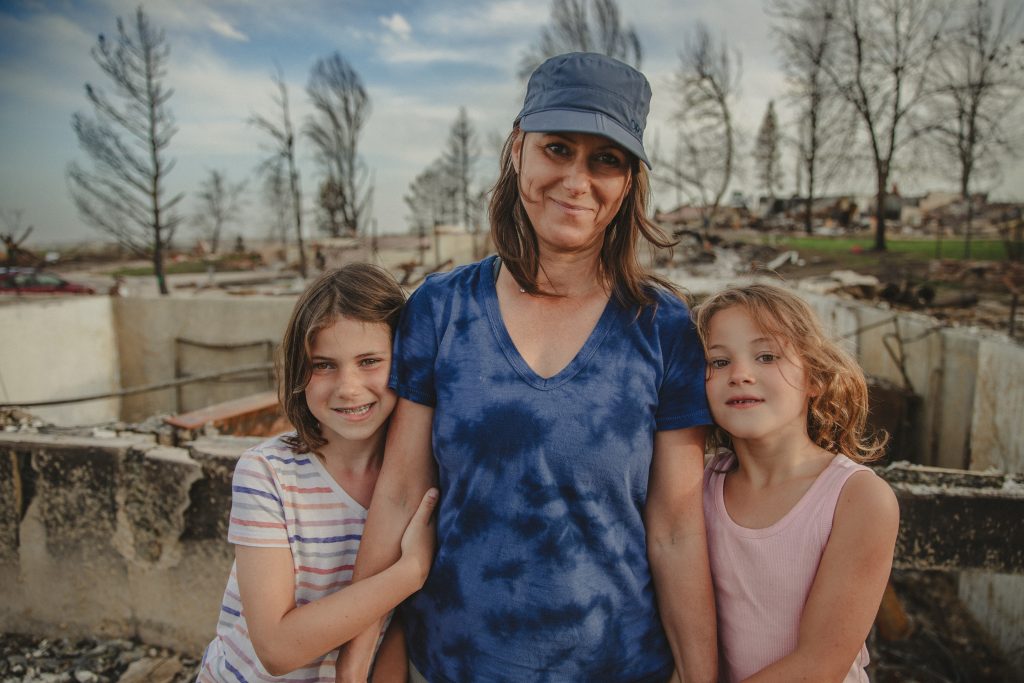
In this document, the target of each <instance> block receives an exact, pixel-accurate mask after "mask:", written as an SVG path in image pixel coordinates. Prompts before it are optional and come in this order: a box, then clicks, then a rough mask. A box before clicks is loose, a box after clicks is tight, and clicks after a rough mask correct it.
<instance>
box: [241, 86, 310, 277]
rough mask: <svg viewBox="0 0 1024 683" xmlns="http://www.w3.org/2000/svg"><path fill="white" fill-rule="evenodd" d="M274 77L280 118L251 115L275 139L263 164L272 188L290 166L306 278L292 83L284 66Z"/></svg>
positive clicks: (291, 193) (301, 268) (297, 237)
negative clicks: (290, 97)
mask: <svg viewBox="0 0 1024 683" xmlns="http://www.w3.org/2000/svg"><path fill="white" fill-rule="evenodd" d="M273 80H274V85H275V86H277V94H276V95H273V96H272V98H273V101H274V104H275V105H276V106H277V108H278V109H279V110H280V114H279V117H280V118H278V119H277V120H276V121H274V120H271V119H270V118H268V117H265V116H260V115H256V114H254V115H253V116H251V117H249V123H251V124H252V125H254V126H256V127H257V128H258V129H260V130H262V131H263V132H264V133H266V134H267V135H268V136H269V137H270V140H271V144H270V145H269V151H270V156H268V157H267V158H266V159H265V160H264V161H263V162H262V163H261V164H260V167H259V168H260V171H261V172H262V173H263V174H264V179H265V182H266V183H270V187H271V188H279V187H280V180H279V179H280V178H281V176H282V175H283V174H284V173H285V168H287V178H288V190H289V193H288V194H289V196H290V198H291V201H290V204H291V209H292V216H293V217H294V225H295V242H296V245H297V246H298V249H299V274H300V275H302V277H303V278H305V277H306V276H307V274H308V265H307V263H306V248H305V245H304V244H303V239H302V188H301V187H300V185H299V170H298V167H297V166H296V164H295V133H294V130H293V128H292V117H291V112H290V110H289V108H288V86H287V85H286V84H285V82H284V73H283V72H282V71H281V67H280V66H279V67H278V68H277V72H276V74H275V75H274V77H273ZM269 196H271V197H273V196H283V195H277V194H276V191H275V192H272V193H271V194H270V195H269Z"/></svg>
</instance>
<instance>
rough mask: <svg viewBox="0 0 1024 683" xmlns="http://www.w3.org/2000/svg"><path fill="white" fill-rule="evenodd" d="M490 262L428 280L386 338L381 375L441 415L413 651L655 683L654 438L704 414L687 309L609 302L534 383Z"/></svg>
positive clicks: (443, 666) (661, 648) (488, 666)
mask: <svg viewBox="0 0 1024 683" xmlns="http://www.w3.org/2000/svg"><path fill="white" fill-rule="evenodd" d="M496 267H497V259H496V258H495V257H490V258H488V259H485V260H484V261H482V262H480V263H476V264H472V265H469V266H464V267H461V268H458V269H456V270H454V271H452V272H450V273H446V274H443V275H434V276H431V277H429V278H428V279H427V281H426V282H425V283H424V284H423V285H422V286H421V287H420V288H419V289H418V290H417V291H416V292H415V293H414V294H413V295H412V297H411V298H410V299H409V303H408V305H407V307H406V309H405V313H404V314H403V318H402V322H401V324H400V326H399V330H398V332H397V334H396V337H395V354H394V362H393V366H392V374H391V384H392V387H393V388H394V389H395V390H396V391H397V392H398V395H399V396H402V397H403V398H407V399H409V400H412V401H415V402H417V403H421V404H424V405H428V406H432V407H433V408H434V410H435V412H434V423H433V436H432V444H433V451H434V457H435V458H436V460H437V468H438V476H439V479H440V488H441V492H442V495H441V500H440V503H439V506H438V521H437V535H438V551H437V557H436V558H435V560H434V565H433V568H432V569H431V572H430V576H429V578H428V579H427V583H426V585H425V586H424V587H423V590H421V591H420V592H419V593H417V594H416V595H415V596H414V597H413V598H412V599H411V600H410V601H409V603H407V608H406V610H405V616H406V620H407V621H406V624H407V629H408V630H407V633H408V641H409V651H410V657H411V659H412V661H413V663H414V664H415V665H416V668H417V669H419V671H420V672H421V673H422V674H423V675H424V676H425V677H426V678H427V680H429V681H431V682H432V683H443V682H445V681H451V682H453V683H463V682H465V681H574V682H576V681H602V682H611V683H614V682H617V681H623V682H624V681H630V682H635V681H648V680H650V681H664V680H665V679H667V678H668V676H669V675H670V674H671V672H672V668H673V665H672V656H671V653H670V651H669V648H668V644H667V642H666V640H665V635H664V632H663V630H662V626H661V623H660V621H659V618H658V612H657V608H656V606H655V598H654V590H653V584H652V579H651V572H650V567H649V565H648V561H647V546H646V540H645V535H644V523H643V511H644V504H645V501H646V498H647V480H648V474H649V472H650V466H651V457H652V451H653V443H654V433H655V431H657V430H669V429H681V428H684V427H692V426H695V425H703V424H708V423H709V422H710V416H709V414H708V409H707V403H706V400H705V397H704V355H703V352H702V351H701V348H700V344H699V342H698V340H697V336H696V333H695V331H694V329H693V326H692V324H691V323H690V319H689V315H688V311H687V309H686V307H685V306H684V305H683V303H682V302H681V301H679V300H678V299H677V298H676V297H674V296H672V295H671V294H668V293H665V292H660V291H658V292H657V293H656V296H657V300H658V306H657V309H656V310H653V309H652V308H648V309H645V310H644V311H643V312H642V313H641V315H640V316H639V317H637V315H636V309H635V308H633V309H627V308H624V307H622V306H620V305H619V304H618V303H617V302H616V300H615V298H614V297H613V298H612V299H611V301H610V302H609V303H608V305H607V307H606V308H605V310H604V313H603V314H602V315H601V318H600V320H599V321H598V323H597V325H596V327H595V328H594V331H593V332H592V333H591V335H590V337H589V338H588V339H587V341H586V342H585V343H584V345H583V348H582V349H581V350H580V352H579V353H578V354H577V355H576V357H575V358H574V359H573V360H572V361H571V362H570V363H569V364H568V365H567V366H566V367H565V368H564V369H563V370H561V371H560V372H559V373H558V374H556V375H554V376H553V377H549V378H546V379H545V378H542V377H540V376H538V375H537V374H536V373H535V372H533V371H532V370H531V369H530V367H529V366H528V365H527V364H526V362H525V361H524V360H523V359H522V357H521V356H520V355H519V352H518V351H517V350H516V348H515V345H514V344H513V343H512V339H511V337H509V334H508V332H507V330H506V329H505V325H504V322H503V321H502V318H501V314H500V312H499V308H498V299H497V294H496V291H495V286H494V280H495V275H496V272H497V271H496Z"/></svg>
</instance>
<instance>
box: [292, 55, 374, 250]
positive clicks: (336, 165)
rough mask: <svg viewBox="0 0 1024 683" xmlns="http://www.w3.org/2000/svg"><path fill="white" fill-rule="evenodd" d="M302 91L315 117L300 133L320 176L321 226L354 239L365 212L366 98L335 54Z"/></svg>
mask: <svg viewBox="0 0 1024 683" xmlns="http://www.w3.org/2000/svg"><path fill="white" fill-rule="evenodd" d="M306 92H307V93H308V94H309V98H310V100H311V101H312V103H313V109H314V113H313V115H312V116H310V117H309V119H307V121H306V125H305V128H304V131H305V133H306V136H307V137H308V138H309V139H310V141H311V142H312V143H313V146H314V147H315V149H316V158H317V161H318V162H319V164H320V166H321V168H322V169H323V172H324V180H323V181H322V182H321V183H320V188H321V189H320V197H321V199H322V200H323V201H322V202H321V206H322V207H323V209H324V210H325V212H326V214H327V221H326V223H325V225H324V227H325V228H326V230H327V231H328V232H329V233H330V234H331V235H332V236H334V237H337V236H339V235H342V234H345V235H357V234H359V232H360V231H361V230H362V228H363V227H364V223H365V221H366V218H367V214H368V213H369V199H370V195H371V193H372V189H373V188H372V183H371V182H370V173H369V169H368V168H367V166H366V163H365V162H364V161H363V160H362V158H361V157H360V156H359V136H360V134H361V133H362V130H363V126H365V125H366V121H367V119H368V118H369V116H370V96H369V95H368V94H367V93H366V88H365V87H363V81H362V79H361V78H360V77H359V74H358V73H356V70H355V69H353V68H352V65H351V64H349V63H348V62H347V61H346V60H345V58H344V57H342V56H341V55H340V54H338V53H337V52H335V53H334V54H333V55H331V56H330V57H324V58H322V59H320V60H318V61H317V63H316V64H315V65H314V66H313V72H312V74H311V75H310V77H309V84H308V85H307V86H306Z"/></svg>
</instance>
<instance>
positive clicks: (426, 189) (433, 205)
mask: <svg viewBox="0 0 1024 683" xmlns="http://www.w3.org/2000/svg"><path fill="white" fill-rule="evenodd" d="M456 194H457V190H456V188H455V187H454V185H453V183H452V182H451V174H449V173H448V169H447V168H445V164H444V162H443V161H442V160H441V159H437V160H435V161H434V162H433V163H431V164H430V166H428V167H427V168H426V169H424V170H423V171H422V172H421V173H420V174H419V175H417V176H416V178H415V179H413V181H412V182H411V183H409V191H408V193H407V194H406V195H405V197H403V199H404V201H405V205H406V206H407V207H409V223H410V225H411V227H412V230H413V232H414V233H415V234H416V235H418V236H419V261H420V264H423V262H424V251H425V249H426V243H427V234H428V233H434V235H435V240H436V239H437V237H436V229H437V226H439V225H442V224H444V223H449V222H451V221H452V218H453V215H454V213H455V207H454V204H455V202H454V199H455V196H456Z"/></svg>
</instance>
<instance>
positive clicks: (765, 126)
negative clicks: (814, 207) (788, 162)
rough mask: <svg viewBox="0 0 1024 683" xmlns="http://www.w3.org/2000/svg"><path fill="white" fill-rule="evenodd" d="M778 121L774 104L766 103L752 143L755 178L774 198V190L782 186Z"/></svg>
mask: <svg viewBox="0 0 1024 683" xmlns="http://www.w3.org/2000/svg"><path fill="white" fill-rule="evenodd" d="M780 142H781V133H780V131H779V119H778V117H777V116H776V115H775V102H773V101H772V102H768V108H767V109H766V110H765V112H764V117H763V118H762V119H761V127H760V128H759V129H758V131H757V139H756V140H755V141H754V154H753V156H754V164H755V165H756V168H757V178H758V180H760V181H761V187H762V188H764V189H765V190H766V191H767V192H768V196H769V197H770V198H772V199H774V198H775V190H776V188H778V187H779V185H781V184H782V149H781V144H780Z"/></svg>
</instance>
